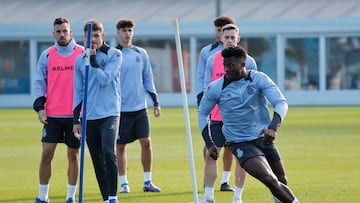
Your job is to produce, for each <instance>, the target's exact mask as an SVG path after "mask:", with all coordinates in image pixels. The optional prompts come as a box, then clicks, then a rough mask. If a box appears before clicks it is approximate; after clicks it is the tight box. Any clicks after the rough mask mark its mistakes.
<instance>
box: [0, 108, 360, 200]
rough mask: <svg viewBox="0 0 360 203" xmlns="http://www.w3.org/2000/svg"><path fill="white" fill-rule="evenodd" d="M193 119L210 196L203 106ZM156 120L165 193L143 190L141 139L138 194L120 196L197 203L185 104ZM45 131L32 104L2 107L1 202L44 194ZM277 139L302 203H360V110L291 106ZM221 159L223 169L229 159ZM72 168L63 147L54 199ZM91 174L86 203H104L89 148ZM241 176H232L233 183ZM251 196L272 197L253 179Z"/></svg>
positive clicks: (156, 173) (134, 172)
mask: <svg viewBox="0 0 360 203" xmlns="http://www.w3.org/2000/svg"><path fill="white" fill-rule="evenodd" d="M150 113H151V112H150ZM190 121H191V122H190V123H191V131H192V144H193V151H194V160H195V168H196V176H197V187H198V190H199V197H200V196H202V194H203V188H202V179H203V158H202V147H203V141H202V138H201V136H200V133H199V130H198V127H197V115H196V109H195V108H191V109H190ZM151 124H152V142H153V153H154V163H153V181H154V183H155V184H156V185H158V186H160V187H161V188H162V192H161V193H158V194H153V193H144V192H142V183H143V173H142V167H141V164H140V147H139V144H138V142H135V143H133V144H131V145H129V147H128V162H129V163H128V165H129V166H128V179H129V181H130V186H131V193H130V194H126V195H123V194H119V195H118V197H119V201H120V202H127V203H132V202H134V203H135V202H137V203H139V202H148V203H155V202H156V203H159V202H160V203H167V202H169V203H170V202H176V203H178V202H179V203H180V202H191V201H193V193H192V180H191V172H190V162H189V153H188V146H187V141H186V130H185V121H184V114H183V110H182V108H163V109H162V115H161V117H160V118H154V117H152V116H151ZM41 130H42V126H41V124H40V123H39V122H38V120H37V116H36V114H35V113H34V112H33V111H32V110H31V109H0V202H33V200H34V198H35V197H36V196H37V195H38V166H39V161H40V153H41V142H40V137H41ZM276 143H277V146H278V148H279V150H280V152H281V154H282V158H283V160H284V163H285V167H286V170H287V175H288V178H289V186H290V187H291V189H292V190H293V191H294V193H295V194H296V196H297V197H298V199H299V200H300V201H301V202H305V203H319V202H327V203H329V202H347V203H355V202H359V197H360V195H359V194H360V147H359V145H360V107H290V108H289V111H288V114H287V117H286V119H285V121H284V123H283V125H282V126H281V128H280V129H279V133H278V137H277V140H276ZM219 164H220V166H219V168H220V169H221V161H220V162H219ZM66 165H67V163H66V148H65V146H64V145H58V148H57V151H56V154H55V158H54V161H53V173H52V178H51V180H50V194H49V195H50V200H51V202H64V200H65V195H66V184H67V179H66ZM84 174H85V175H84V191H83V192H84V196H83V200H84V202H86V203H92V202H101V196H100V193H99V190H98V186H97V182H96V180H95V175H94V171H93V168H92V165H91V161H90V158H89V153H88V151H86V156H85V171H84ZM219 174H220V175H221V173H219ZM233 178H234V176H233V175H232V176H231V183H232V185H233V182H234V180H233ZM219 179H220V177H219V178H218V179H217V181H216V183H215V187H216V188H215V189H216V193H215V199H216V201H217V202H231V199H232V193H224V192H219V191H218V189H219V185H220V182H219V181H220V180H219ZM243 200H244V202H245V203H255V202H256V203H259V202H261V203H262V202H272V198H271V196H270V193H269V191H268V190H267V189H266V188H265V186H263V185H262V184H261V183H259V182H258V181H257V180H255V179H254V178H252V177H250V176H248V177H247V180H246V184H245V190H244V193H243Z"/></svg>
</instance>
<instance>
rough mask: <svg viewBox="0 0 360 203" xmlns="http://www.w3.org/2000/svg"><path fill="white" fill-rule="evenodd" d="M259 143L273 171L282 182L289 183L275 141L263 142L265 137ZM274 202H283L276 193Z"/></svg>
mask: <svg viewBox="0 0 360 203" xmlns="http://www.w3.org/2000/svg"><path fill="white" fill-rule="evenodd" d="M258 145H260V146H262V149H263V152H264V155H265V158H266V160H267V161H268V163H269V165H270V167H271V169H272V171H273V172H274V174H275V175H276V177H277V178H278V180H279V181H280V182H282V183H283V184H285V185H287V177H286V175H285V168H284V165H283V162H282V160H281V157H280V154H279V152H278V150H277V148H276V146H275V144H274V143H270V144H263V138H261V139H259V140H258ZM273 198H274V202H275V203H281V201H280V200H278V199H277V198H276V197H275V196H274V195H273Z"/></svg>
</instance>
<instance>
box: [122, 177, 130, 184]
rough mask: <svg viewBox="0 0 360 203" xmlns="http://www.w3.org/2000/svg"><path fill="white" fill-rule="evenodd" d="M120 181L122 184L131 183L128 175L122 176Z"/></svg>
mask: <svg viewBox="0 0 360 203" xmlns="http://www.w3.org/2000/svg"><path fill="white" fill-rule="evenodd" d="M120 183H121V184H124V183H128V184H129V182H128V179H127V176H126V175H123V176H120Z"/></svg>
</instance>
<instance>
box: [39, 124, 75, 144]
mask: <svg viewBox="0 0 360 203" xmlns="http://www.w3.org/2000/svg"><path fill="white" fill-rule="evenodd" d="M47 121H48V124H45V125H44V128H43V132H42V138H41V141H42V142H46V143H65V144H66V145H67V146H68V147H71V148H79V147H80V140H78V139H77V138H76V137H75V136H74V133H73V119H72V118H49V117H48V118H47Z"/></svg>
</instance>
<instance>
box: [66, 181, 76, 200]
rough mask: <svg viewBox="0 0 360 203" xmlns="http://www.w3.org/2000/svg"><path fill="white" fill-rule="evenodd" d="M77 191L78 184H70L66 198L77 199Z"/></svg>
mask: <svg viewBox="0 0 360 203" xmlns="http://www.w3.org/2000/svg"><path fill="white" fill-rule="evenodd" d="M75 192H76V185H69V184H68V189H67V195H66V199H69V198H72V199H75Z"/></svg>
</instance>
